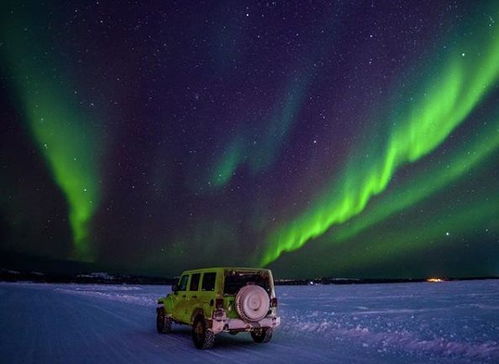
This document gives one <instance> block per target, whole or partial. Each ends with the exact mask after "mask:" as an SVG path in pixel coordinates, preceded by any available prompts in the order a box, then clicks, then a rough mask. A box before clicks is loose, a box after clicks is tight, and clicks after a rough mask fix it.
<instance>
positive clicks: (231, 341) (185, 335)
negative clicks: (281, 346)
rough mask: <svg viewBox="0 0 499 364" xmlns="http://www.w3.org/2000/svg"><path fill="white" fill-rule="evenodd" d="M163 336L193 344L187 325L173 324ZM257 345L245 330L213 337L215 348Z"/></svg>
mask: <svg viewBox="0 0 499 364" xmlns="http://www.w3.org/2000/svg"><path fill="white" fill-rule="evenodd" d="M158 335H159V334H158ZM161 336H163V335H161ZM164 336H166V337H169V336H170V337H176V338H182V339H186V340H188V341H189V344H190V345H193V343H192V333H191V328H190V327H189V326H178V325H177V326H174V327H173V329H172V331H171V332H170V333H169V334H165V335H164ZM258 345H262V344H257V343H255V342H254V341H253V339H252V338H251V335H250V334H249V333H247V332H241V333H239V334H237V335H231V334H228V333H221V334H218V335H217V336H216V339H215V347H216V348H220V347H236V346H258ZM193 347H194V346H193Z"/></svg>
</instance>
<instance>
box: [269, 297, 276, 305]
mask: <svg viewBox="0 0 499 364" xmlns="http://www.w3.org/2000/svg"><path fill="white" fill-rule="evenodd" d="M270 307H277V297H274V298H271V299H270Z"/></svg>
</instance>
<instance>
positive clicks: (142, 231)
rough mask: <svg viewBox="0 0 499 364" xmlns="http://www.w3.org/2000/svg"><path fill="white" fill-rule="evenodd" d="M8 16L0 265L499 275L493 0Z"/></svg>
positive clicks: (24, 8)
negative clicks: (10, 258) (23, 260)
mask: <svg viewBox="0 0 499 364" xmlns="http://www.w3.org/2000/svg"><path fill="white" fill-rule="evenodd" d="M0 10H1V12H0V19H1V23H0V77H1V82H0V122H1V124H0V125H1V129H0V191H1V193H0V252H1V251H3V252H4V253H5V252H9V253H16V254H20V255H21V256H22V255H26V256H38V257H41V258H51V259H57V260H76V261H81V262H92V263H94V264H96V265H99V266H100V267H103V269H114V270H122V271H126V272H135V273H147V274H163V275H175V274H178V273H179V272H180V271H181V270H183V269H187V268H195V267H199V266H210V265H243V266H268V267H270V268H272V269H273V270H274V271H275V272H276V275H277V276H279V277H315V276H335V277H366V278H369V277H371V278H373V277H421V276H423V277H424V276H432V275H445V276H485V275H499V3H498V2H497V1H467V0H463V1H446V0H442V1H432V0H414V1H400V2H397V1H391V0H386V1H379V0H368V1H353V0H344V1H343V0H342V1H332V2H323V1H309V2H307V1H268V2H266V1H263V2H258V1H246V2H238V1H213V2H205V1H177V2H174V1H151V2H138V1H137V2H135V1H126V2H125V1H70V2H64V1H54V2H40V3H38V2H37V1H29V2H23V1H12V2H8V1H7V2H5V1H2V5H0Z"/></svg>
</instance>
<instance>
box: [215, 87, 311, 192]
mask: <svg viewBox="0 0 499 364" xmlns="http://www.w3.org/2000/svg"><path fill="white" fill-rule="evenodd" d="M309 82H310V80H309V78H305V79H303V80H302V79H293V80H292V81H290V82H289V85H288V87H287V88H286V92H285V93H284V95H283V97H281V99H280V100H278V102H277V103H276V104H275V105H274V108H273V111H272V113H271V114H272V116H271V117H270V118H269V120H268V122H267V123H265V126H266V127H265V130H264V131H263V132H262V134H261V135H258V136H255V137H254V138H250V139H251V140H248V138H244V137H242V136H241V135H238V136H237V137H235V138H234V139H233V140H232V141H231V142H230V143H229V145H228V147H226V148H225V149H224V153H223V155H222V156H221V158H219V160H217V161H216V163H215V165H214V172H213V174H212V175H211V177H210V181H211V183H212V184H213V185H214V186H215V187H221V186H224V185H226V184H227V183H229V182H230V180H231V179H232V176H233V175H234V174H235V172H236V170H237V169H238V168H239V166H240V165H242V164H245V163H246V164H248V166H249V168H250V171H251V172H252V173H253V174H256V173H258V172H260V171H262V170H265V169H267V168H269V167H270V166H271V165H272V164H273V163H274V161H275V160H276V159H277V158H278V157H279V153H280V151H281V149H282V146H283V145H284V144H285V142H286V140H287V137H288V135H289V133H290V131H291V129H292V127H293V125H294V123H295V121H296V119H297V116H298V113H299V111H300V109H301V106H302V104H303V101H304V98H305V92H306V90H307V87H308V84H309ZM243 135H244V134H243Z"/></svg>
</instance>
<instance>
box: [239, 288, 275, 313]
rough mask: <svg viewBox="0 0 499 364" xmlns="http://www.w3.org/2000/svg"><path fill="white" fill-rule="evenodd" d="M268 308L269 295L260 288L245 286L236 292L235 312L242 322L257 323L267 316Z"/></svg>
mask: <svg viewBox="0 0 499 364" xmlns="http://www.w3.org/2000/svg"><path fill="white" fill-rule="evenodd" d="M269 308H270V300H269V295H268V294H267V292H266V291H265V290H264V289H263V288H262V287H260V286H257V285H247V286H244V287H243V288H241V289H240V290H239V292H237V296H236V310H237V313H238V314H239V316H241V318H242V319H243V320H245V321H259V320H261V319H263V318H264V317H265V316H267V312H268V311H269Z"/></svg>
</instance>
